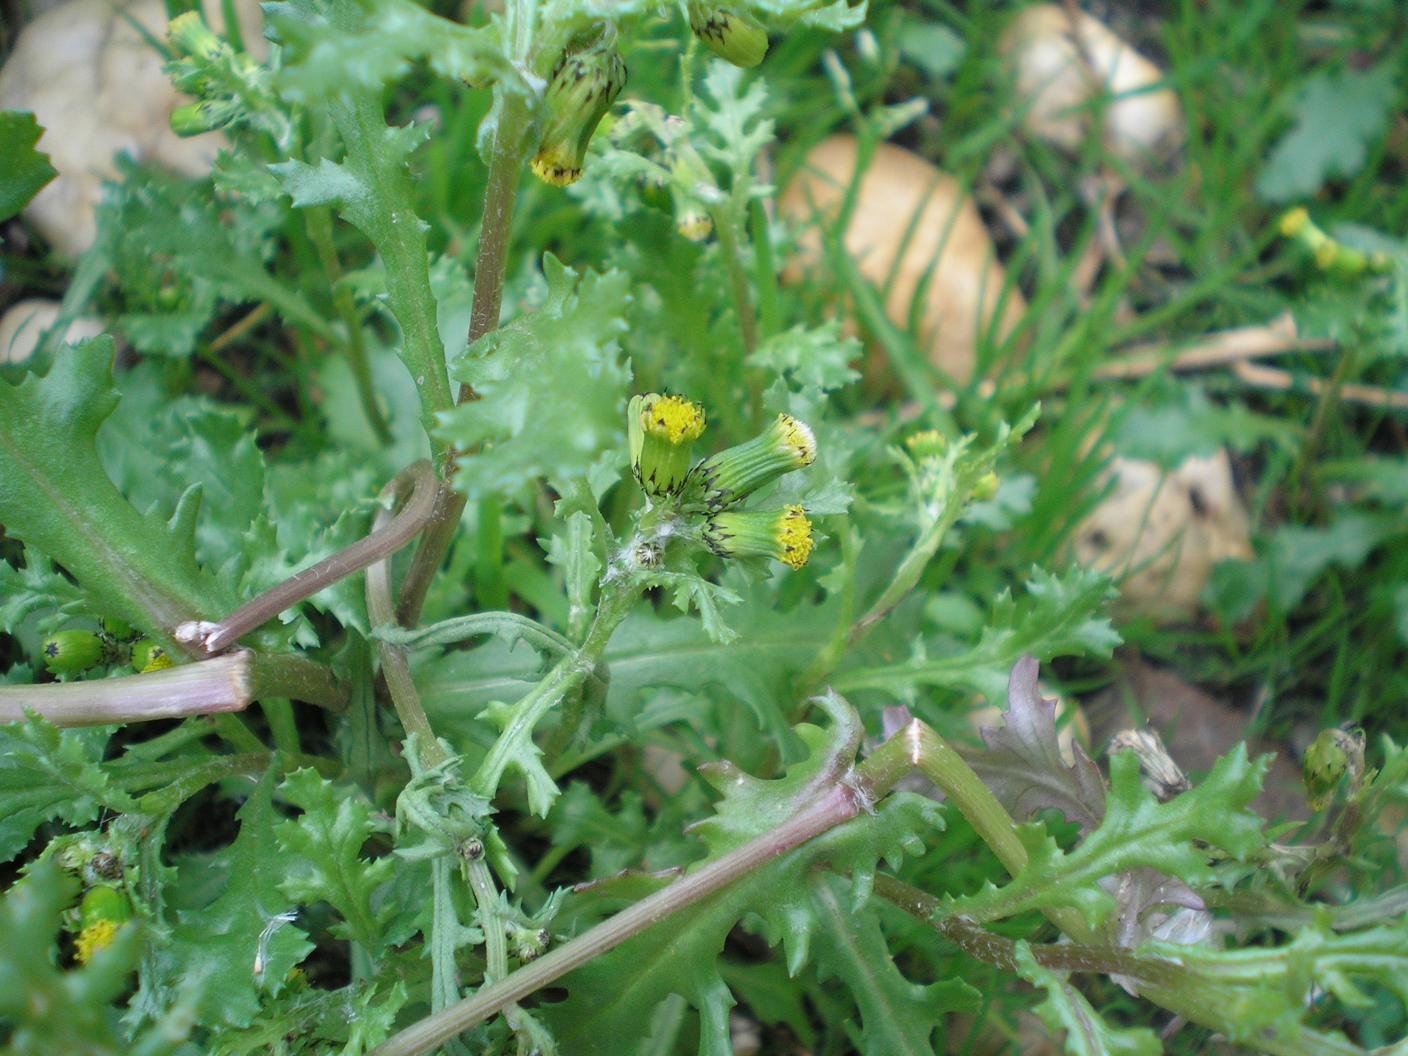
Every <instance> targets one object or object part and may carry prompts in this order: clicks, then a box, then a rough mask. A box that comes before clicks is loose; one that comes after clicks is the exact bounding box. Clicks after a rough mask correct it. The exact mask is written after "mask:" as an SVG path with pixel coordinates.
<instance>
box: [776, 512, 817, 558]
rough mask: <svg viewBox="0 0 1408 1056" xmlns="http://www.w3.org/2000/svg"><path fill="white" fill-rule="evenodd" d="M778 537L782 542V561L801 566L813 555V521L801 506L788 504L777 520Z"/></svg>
mask: <svg viewBox="0 0 1408 1056" xmlns="http://www.w3.org/2000/svg"><path fill="white" fill-rule="evenodd" d="M777 539H778V542H779V543H781V544H782V563H783V564H785V565H787V566H789V567H790V568H794V569H797V568H801V567H802V566H803V565H805V564H806V563H807V559H808V558H809V557H811V556H812V546H813V543H812V522H811V521H810V520H809V519H808V518H807V511H806V510H804V509H802V507H800V506H786V507H784V508H783V510H782V516H781V517H779V518H778V521H777Z"/></svg>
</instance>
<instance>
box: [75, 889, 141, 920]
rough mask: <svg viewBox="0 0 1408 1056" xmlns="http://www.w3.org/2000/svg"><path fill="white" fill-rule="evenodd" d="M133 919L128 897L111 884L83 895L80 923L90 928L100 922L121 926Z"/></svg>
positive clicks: (79, 915)
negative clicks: (108, 921) (125, 921)
mask: <svg viewBox="0 0 1408 1056" xmlns="http://www.w3.org/2000/svg"><path fill="white" fill-rule="evenodd" d="M131 918H132V903H131V902H130V901H128V898H127V895H126V894H125V893H124V892H123V891H121V890H119V889H118V888H116V887H113V886H112V885H111V884H97V885H95V886H93V887H90V888H89V889H88V890H87V891H85V892H84V893H83V901H81V902H80V903H79V904H78V923H79V926H80V927H84V928H86V927H88V926H89V925H90V924H96V923H97V922H98V921H100V920H111V921H113V922H114V923H117V924H121V923H122V922H123V921H124V920H130V919H131Z"/></svg>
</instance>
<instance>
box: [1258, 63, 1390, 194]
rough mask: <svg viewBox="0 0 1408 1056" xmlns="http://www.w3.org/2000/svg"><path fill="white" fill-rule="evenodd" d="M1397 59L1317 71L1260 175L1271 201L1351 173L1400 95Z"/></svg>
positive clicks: (1261, 191) (1302, 91)
mask: <svg viewBox="0 0 1408 1056" xmlns="http://www.w3.org/2000/svg"><path fill="white" fill-rule="evenodd" d="M1395 66H1396V64H1395V63H1394V62H1385V63H1383V64H1381V65H1379V66H1377V67H1375V68H1373V69H1371V70H1365V71H1363V72H1360V71H1358V70H1344V71H1341V72H1339V73H1317V74H1315V75H1314V76H1313V77H1311V78H1310V79H1309V80H1307V81H1306V82H1305V84H1304V85H1303V86H1302V87H1301V89H1300V92H1299V93H1298V94H1297V96H1296V100H1295V104H1294V110H1295V116H1296V123H1295V126H1294V127H1293V128H1292V129H1291V130H1290V131H1289V132H1287V133H1286V134H1285V135H1284V136H1282V137H1281V139H1280V140H1278V141H1277V143H1276V145H1275V146H1274V147H1272V148H1271V153H1270V154H1269V155H1268V156H1267V159H1266V162H1265V164H1264V165H1263V166H1262V169H1261V172H1260V173H1258V174H1257V178H1256V192H1257V194H1258V195H1259V196H1260V197H1261V198H1263V199H1264V200H1266V201H1269V202H1288V201H1292V200H1293V199H1296V198H1304V197H1308V196H1310V195H1312V194H1314V193H1315V192H1316V191H1318V190H1319V189H1320V188H1321V187H1322V186H1324V184H1325V182H1326V181H1327V180H1330V179H1332V178H1336V177H1340V178H1343V177H1348V176H1353V175H1354V174H1355V173H1357V172H1358V171H1359V170H1360V169H1361V168H1363V166H1364V161H1365V159H1366V158H1367V157H1368V148H1369V143H1370V142H1371V141H1372V140H1374V139H1376V138H1377V137H1378V136H1380V135H1382V134H1383V131H1384V129H1385V128H1386V127H1387V126H1388V118H1389V115H1390V114H1391V113H1392V112H1393V106H1394V103H1395V101H1396V100H1397V98H1398V94H1399V83H1398V71H1397V69H1396V68H1395Z"/></svg>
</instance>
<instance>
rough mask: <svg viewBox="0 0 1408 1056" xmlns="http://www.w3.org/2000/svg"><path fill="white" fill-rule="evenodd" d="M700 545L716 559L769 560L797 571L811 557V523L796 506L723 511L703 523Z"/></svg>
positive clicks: (805, 514)
mask: <svg viewBox="0 0 1408 1056" xmlns="http://www.w3.org/2000/svg"><path fill="white" fill-rule="evenodd" d="M704 541H705V542H706V543H708V544H709V549H710V550H712V551H714V553H716V554H718V555H719V556H720V557H771V558H773V559H774V560H776V561H781V562H782V563H783V564H785V565H788V566H789V567H791V568H794V569H797V568H801V567H802V566H803V565H805V564H806V563H807V558H809V557H810V556H811V553H812V545H813V544H812V522H811V521H810V520H808V519H807V511H806V510H804V509H802V507H800V506H784V507H783V508H782V509H780V510H744V511H738V512H729V511H725V512H723V513H716V514H714V515H713V516H711V517H710V518H709V519H708V520H707V521H705V522H704Z"/></svg>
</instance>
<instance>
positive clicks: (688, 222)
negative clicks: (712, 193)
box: [671, 190, 714, 242]
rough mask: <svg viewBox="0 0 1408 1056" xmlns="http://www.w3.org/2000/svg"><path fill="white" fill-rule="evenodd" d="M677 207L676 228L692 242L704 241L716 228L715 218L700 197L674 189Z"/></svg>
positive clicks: (673, 196) (672, 193) (672, 194)
mask: <svg viewBox="0 0 1408 1056" xmlns="http://www.w3.org/2000/svg"><path fill="white" fill-rule="evenodd" d="M671 197H672V198H673V199H674V207H675V230H676V231H678V232H679V233H680V235H681V236H683V237H684V238H687V239H689V240H690V241H691V242H703V241H704V240H705V239H706V238H708V237H709V234H710V232H712V231H713V230H714V221H713V218H712V217H710V216H709V213H708V212H707V211H706V210H705V208H704V205H703V203H702V202H700V201H699V199H698V198H695V197H693V196H691V195H688V194H685V193H684V192H682V191H678V190H672V191H671Z"/></svg>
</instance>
